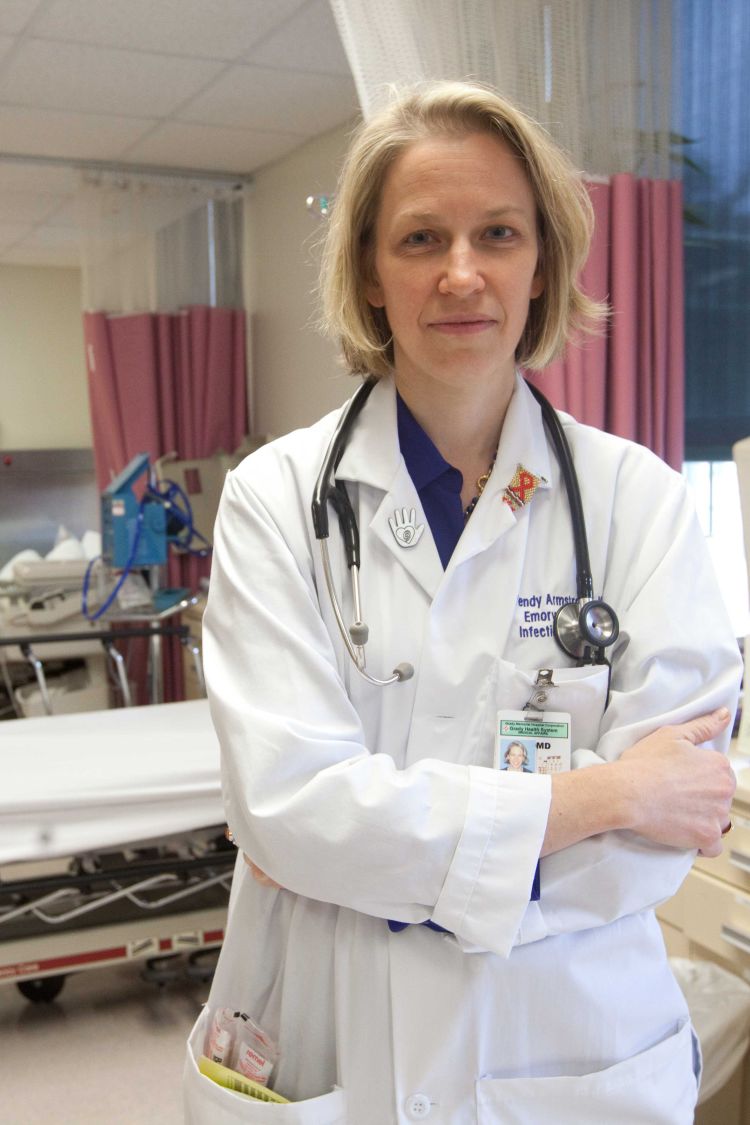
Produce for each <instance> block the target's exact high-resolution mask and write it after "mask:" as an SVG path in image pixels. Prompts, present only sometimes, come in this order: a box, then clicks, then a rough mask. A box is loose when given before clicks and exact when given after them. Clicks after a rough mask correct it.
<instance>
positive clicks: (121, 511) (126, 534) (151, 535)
mask: <svg viewBox="0 0 750 1125" xmlns="http://www.w3.org/2000/svg"><path fill="white" fill-rule="evenodd" d="M144 475H145V477H146V485H145V489H144V492H143V496H142V498H141V499H140V500H139V499H138V497H137V495H136V488H135V486H136V485H137V483H138V481H139V480H140V478H141V477H142V476H144ZM148 484H149V456H148V454H147V453H139V454H138V455H137V456H136V457H134V458H133V460H132V461H131V462H130V464H129V465H127V466H126V467H125V468H124V469H123V471H122V472H121V473H120V475H119V476H117V477H115V479H114V480H113V481H112V483H111V484H109V485H108V486H107V487H106V488H105V490H104V492H103V493H102V498H101V509H102V510H101V515H102V558H103V559H104V562H105V563H106V564H107V566H109V567H112V568H113V569H114V570H123V569H124V568H126V567H127V568H128V569H133V568H135V569H138V568H140V567H144V566H161V565H162V564H163V563H165V562H166V561H167V549H168V536H167V512H166V509H165V507H164V504H163V503H162V501H161V500H159V499H157V498H156V496H152V495H151V494H150V492H149V491H148ZM134 547H135V553H133V548H134ZM131 555H132V558H131Z"/></svg>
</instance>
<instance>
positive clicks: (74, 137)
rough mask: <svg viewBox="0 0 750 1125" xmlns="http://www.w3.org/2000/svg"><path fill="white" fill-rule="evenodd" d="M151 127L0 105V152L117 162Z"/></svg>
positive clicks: (129, 120)
mask: <svg viewBox="0 0 750 1125" xmlns="http://www.w3.org/2000/svg"><path fill="white" fill-rule="evenodd" d="M153 124H154V123H153V121H144V120H143V118H136V119H133V118H130V117H108V116H105V115H103V114H102V115H100V114H96V113H61V112H56V111H54V110H50V109H45V110H41V109H22V108H17V107H15V106H3V105H0V152H23V153H28V154H29V155H32V156H34V155H42V156H60V157H66V158H69V159H72V160H117V159H118V158H119V157H120V154H121V152H122V151H123V149H125V148H127V147H128V146H129V145H132V144H134V143H135V141H137V140H138V138H139V137H141V136H142V135H143V133H144V132H145V131H146V130H147V129H149V128H150V127H151V126H152V125H153Z"/></svg>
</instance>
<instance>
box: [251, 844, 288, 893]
mask: <svg viewBox="0 0 750 1125" xmlns="http://www.w3.org/2000/svg"><path fill="white" fill-rule="evenodd" d="M242 858H243V859H244V861H245V863H246V864H247V866H248V867H249V868H250V871H251V873H252V876H253V879H255V881H256V883H260V885H261V886H262V887H274V888H275V889H276V890H280V889H281V888H280V887H279V884H278V883H276V882H274V880H273V879H272V878H271V876H270V875H266V873H265V871H261V869H260V868H259V867H258V866H257V864H255V863H253V861H252V860H251V859H250V856H249V855H245V853H244V852H243V853H242Z"/></svg>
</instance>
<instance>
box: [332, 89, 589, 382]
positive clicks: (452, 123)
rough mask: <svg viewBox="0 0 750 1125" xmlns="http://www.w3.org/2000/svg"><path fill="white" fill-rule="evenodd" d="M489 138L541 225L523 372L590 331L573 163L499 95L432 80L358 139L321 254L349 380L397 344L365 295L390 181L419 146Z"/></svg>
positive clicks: (585, 229)
mask: <svg viewBox="0 0 750 1125" xmlns="http://www.w3.org/2000/svg"><path fill="white" fill-rule="evenodd" d="M470 133H489V134H490V135H492V136H496V137H498V138H499V139H500V140H502V141H503V142H504V143H505V144H506V145H508V146H509V147H510V149H511V150H512V151H513V152H514V154H515V155H517V156H518V157H519V158H520V159H521V160H522V162H523V165H524V168H525V170H526V174H527V175H528V178H529V181H530V184H531V187H532V190H533V193H534V198H535V200H536V206H537V211H538V224H539V267H540V269H541V270H542V271H543V273H544V290H543V292H542V293H541V295H540V296H539V297H536V298H534V299H533V300H532V301H531V304H530V306H529V315H528V319H527V322H526V326H525V328H524V331H523V334H522V336H521V339H520V341H519V344H518V348H517V350H516V360H517V362H518V363H519V364H520V365H522V366H523V367H526V368H529V369H531V370H538V369H540V368H542V367H546V365H547V364H548V363H550V362H551V360H553V359H554V358H555V357H556V356H558V355H559V354H560V353H561V352H562V350H563V348H564V347H565V344H566V342H567V341H568V340H569V339H570V337H571V335H572V334H573V333H574V332H576V331H578V330H581V331H584V332H593V331H595V330H596V327H597V326H598V324H599V323H600V321H601V320H602V318H603V317H604V315H606V309H605V306H603V305H601V304H599V303H597V302H595V301H592V300H591V299H590V298H589V297H587V296H586V294H585V293H583V291H582V290H581V288H580V286H579V284H578V275H579V273H580V271H581V269H582V267H583V264H584V262H585V261H586V257H587V255H588V250H589V245H590V242H591V233H592V230H593V208H592V206H591V201H590V199H589V196H588V192H587V191H586V188H585V186H584V184H583V182H582V180H581V177H580V175H579V173H578V172H577V171H576V170H575V168H574V167H573V165H572V164H571V162H570V160H569V159H568V157H567V156H566V155H565V153H563V152H562V150H561V149H559V148H558V147H557V145H556V144H555V143H554V142H553V141H552V139H551V138H550V136H549V135H548V133H547V132H546V131H545V130H544V129H543V128H542V126H541V125H538V124H537V123H536V122H535V121H533V120H532V119H531V118H530V117H527V116H526V114H524V113H523V112H522V111H521V110H520V109H518V108H517V107H516V106H514V105H513V104H512V103H511V102H508V101H506V100H505V98H502V97H500V95H499V94H497V93H496V92H495V91H494V90H492V89H490V88H488V87H484V86H481V85H475V84H473V83H467V82H432V83H429V84H427V85H422V86H419V87H414V88H412V89H410V90H407V91H406V92H404V93H402V94H401V95H400V96H398V97H397V98H396V100H394V101H392V102H391V103H390V104H389V105H388V106H387V107H386V108H385V109H383V110H382V111H381V112H380V113H379V114H378V115H377V116H376V117H374V118H373V119H372V120H370V121H368V122H366V123H365V124H363V125H362V126H360V128H359V129H358V130H357V131H356V133H355V134H354V136H353V138H352V142H351V145H350V147H349V152H348V155H347V158H346V161H345V163H344V166H343V168H342V171H341V176H340V178H339V183H338V187H337V190H336V199H335V203H334V206H333V209H332V211H331V216H330V219H329V225H328V230H327V232H326V236H325V242H324V247H323V259H322V267H321V279H320V288H321V297H322V303H323V316H322V324H323V327H324V330H325V331H327V332H328V333H329V334H330V335H332V336H334V337H337V338H338V340H339V342H340V344H341V348H342V351H343V355H344V359H345V361H346V364H347V366H348V367H349V370H350V371H351V372H352V374H361V375H364V374H374V375H385V374H388V372H390V371H391V370H392V367H393V341H392V337H391V331H390V328H389V325H388V320H387V317H386V315H385V311H384V310H383V309H381V308H374V307H373V306H372V305H370V303H369V302H368V300H367V298H366V296H365V288H366V285H367V283H368V282H370V281H372V280H374V277H373V270H374V264H373V260H374V253H375V224H376V220H377V215H378V208H379V206H380V199H381V195H382V191H383V184H384V181H385V177H386V174H387V172H388V170H389V168H390V167H391V165H392V164H393V162H394V161H395V159H396V158H397V156H398V155H399V154H400V153H401V152H403V151H404V149H406V148H408V146H409V145H411V144H413V143H414V142H415V141H418V140H422V139H425V138H430V137H435V136H456V135H462V134H470Z"/></svg>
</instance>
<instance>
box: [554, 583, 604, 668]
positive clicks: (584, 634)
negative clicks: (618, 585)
mask: <svg viewBox="0 0 750 1125" xmlns="http://www.w3.org/2000/svg"><path fill="white" fill-rule="evenodd" d="M553 628H554V633H555V638H556V640H557V642H558V644H559V645H560V647H561V648H563V649H564V650H565V652H567V653H568V655H569V656H572V657H574V658H575V659H576V660H584V659H586V658H587V657H588V655H589V653H590V652H591V650H592V649H594V650H596V652H597V653H598V654H599V656H600V657H603V650H604V649H606V648H609V647H610V645H613V644H614V643H615V641H616V640H617V638H618V636H619V634H620V625H619V622H618V620H617V614H616V613H615V611H614V610H613V609H612V607H611V606H610V605H607V603H606V602H604V601H602V600H601V599H599V598H580V599H579V600H578V601H576V602H566V604H565V605H563V606H561V607H560V609H559V610H558V611H557V613H556V614H555V620H554V625H553Z"/></svg>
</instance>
